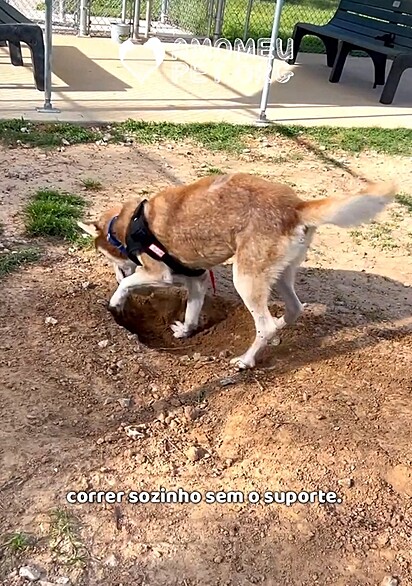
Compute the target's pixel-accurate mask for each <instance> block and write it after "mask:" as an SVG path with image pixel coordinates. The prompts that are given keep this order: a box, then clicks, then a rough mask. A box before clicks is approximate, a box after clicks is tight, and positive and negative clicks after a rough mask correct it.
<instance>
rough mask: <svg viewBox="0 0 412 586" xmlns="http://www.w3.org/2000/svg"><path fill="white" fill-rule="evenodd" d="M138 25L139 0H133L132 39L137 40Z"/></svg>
mask: <svg viewBox="0 0 412 586" xmlns="http://www.w3.org/2000/svg"><path fill="white" fill-rule="evenodd" d="M139 24H140V0H135V3H134V15H133V35H132V36H133V39H134V40H137V39H138V38H139Z"/></svg>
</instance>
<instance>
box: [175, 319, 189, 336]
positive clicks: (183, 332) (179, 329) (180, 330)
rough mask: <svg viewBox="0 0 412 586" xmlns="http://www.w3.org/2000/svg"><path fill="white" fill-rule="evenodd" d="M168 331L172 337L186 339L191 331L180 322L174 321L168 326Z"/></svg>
mask: <svg viewBox="0 0 412 586" xmlns="http://www.w3.org/2000/svg"><path fill="white" fill-rule="evenodd" d="M170 329H171V330H172V332H173V336H174V337H175V338H187V337H188V336H190V333H191V330H190V329H188V328H187V327H186V326H185V324H184V323H182V322H181V321H175V323H174V324H172V325H171V326H170Z"/></svg>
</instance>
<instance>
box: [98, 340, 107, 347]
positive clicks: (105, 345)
mask: <svg viewBox="0 0 412 586" xmlns="http://www.w3.org/2000/svg"><path fill="white" fill-rule="evenodd" d="M108 343H109V340H101V341H100V342H99V343H98V344H97V345H98V346H99V348H107V345H108Z"/></svg>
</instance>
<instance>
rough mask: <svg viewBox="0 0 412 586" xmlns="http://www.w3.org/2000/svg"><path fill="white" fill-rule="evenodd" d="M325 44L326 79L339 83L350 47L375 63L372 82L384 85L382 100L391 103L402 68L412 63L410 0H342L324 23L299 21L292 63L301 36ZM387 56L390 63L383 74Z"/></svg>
mask: <svg viewBox="0 0 412 586" xmlns="http://www.w3.org/2000/svg"><path fill="white" fill-rule="evenodd" d="M306 35H311V36H316V37H318V38H319V39H320V40H321V41H322V42H323V43H324V45H325V49H326V59H327V64H328V66H329V67H331V68H332V71H331V73H330V77H329V81H330V82H332V83H338V82H339V80H340V77H341V75H342V71H343V67H344V65H345V61H346V58H347V56H348V55H349V53H350V52H351V51H362V52H365V53H367V54H368V55H369V56H370V57H371V59H372V61H373V63H374V67H375V83H374V86H373V87H374V88H375V87H376V86H377V85H383V86H384V88H383V91H382V94H381V97H380V102H381V103H382V104H391V103H392V102H393V99H394V97H395V93H396V90H397V88H398V85H399V81H400V79H401V76H402V74H403V72H404V71H405V70H406V69H408V68H410V67H412V0H356V1H355V0H341V2H340V4H339V6H338V9H337V11H336V13H335V15H334V16H333V17H332V19H331V20H330V21H329V22H328V23H327V24H325V25H321V26H318V25H314V24H310V23H305V22H304V23H301V22H298V23H297V24H296V25H295V29H294V32H293V57H292V59H290V61H289V63H290V64H293V63H295V61H296V57H297V55H298V53H299V49H300V44H301V41H302V39H303V37H304V36H306ZM387 59H390V60H392V62H393V63H392V66H391V69H390V71H389V74H388V77H387V78H386V63H387Z"/></svg>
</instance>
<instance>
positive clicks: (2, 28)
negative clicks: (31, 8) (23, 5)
mask: <svg viewBox="0 0 412 586" xmlns="http://www.w3.org/2000/svg"><path fill="white" fill-rule="evenodd" d="M21 43H25V44H26V45H27V46H28V47H29V49H30V52H31V58H32V63H33V76H34V82H35V84H36V88H37V89H38V90H40V91H44V40H43V31H42V29H41V28H40V26H39V25H37V24H34V23H33V22H32V21H31V20H29V19H28V18H26V17H25V16H24V15H23V14H21V12H19V11H18V10H16V9H15V8H14V7H13V6H11V5H10V4H9V3H8V2H5V1H4V0H0V46H2V47H4V46H7V45H8V47H9V53H10V61H11V63H12V64H13V65H15V66H17V67H19V66H20V67H21V66H23V57H22V53H21Z"/></svg>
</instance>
